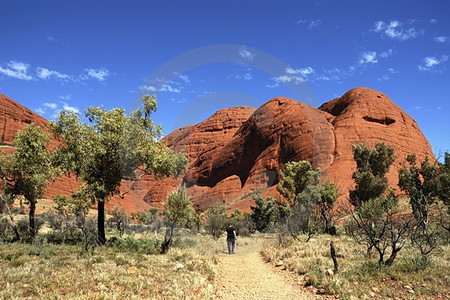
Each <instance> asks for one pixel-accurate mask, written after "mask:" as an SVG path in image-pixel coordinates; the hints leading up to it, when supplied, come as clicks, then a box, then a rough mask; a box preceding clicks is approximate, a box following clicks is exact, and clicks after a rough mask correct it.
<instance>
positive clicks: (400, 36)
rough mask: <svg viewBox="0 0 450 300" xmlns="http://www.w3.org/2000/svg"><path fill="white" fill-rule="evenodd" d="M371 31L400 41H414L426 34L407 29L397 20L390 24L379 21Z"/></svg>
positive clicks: (411, 28)
mask: <svg viewBox="0 0 450 300" xmlns="http://www.w3.org/2000/svg"><path fill="white" fill-rule="evenodd" d="M371 31H374V32H377V33H380V34H381V36H386V37H388V38H391V39H394V40H400V41H406V40H409V39H413V38H416V37H417V36H419V35H421V34H423V33H424V31H423V30H418V29H415V28H413V27H410V28H405V27H404V26H403V23H401V22H400V21H397V20H394V21H390V22H389V23H388V22H384V21H377V22H375V24H374V27H373V29H371Z"/></svg>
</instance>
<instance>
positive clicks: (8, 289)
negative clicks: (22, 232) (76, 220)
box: [0, 236, 219, 299]
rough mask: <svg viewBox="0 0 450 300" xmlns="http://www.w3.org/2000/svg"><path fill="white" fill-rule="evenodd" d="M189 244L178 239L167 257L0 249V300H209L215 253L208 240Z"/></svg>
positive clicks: (61, 248)
mask: <svg viewBox="0 0 450 300" xmlns="http://www.w3.org/2000/svg"><path fill="white" fill-rule="evenodd" d="M190 239H191V241H188V242H186V241H185V240H186V239H184V240H183V239H180V240H179V241H178V244H179V247H174V248H172V249H171V250H170V251H169V253H168V254H167V255H148V254H145V253H142V251H130V250H127V249H125V248H122V249H118V248H117V247H106V246H104V247H99V248H97V249H96V250H95V252H94V253H93V254H91V255H87V254H81V252H80V247H79V246H70V245H52V244H46V245H40V246H37V245H26V244H1V245H0V299H20V298H31V299H190V298H195V299H208V298H210V294H211V293H212V289H213V285H212V283H213V280H214V271H213V264H214V263H215V260H214V253H215V252H216V251H219V250H218V249H219V248H218V245H217V242H216V241H214V240H212V239H211V238H209V237H205V236H202V237H196V238H190ZM199 240H201V242H200V241H199ZM193 241H194V242H193Z"/></svg>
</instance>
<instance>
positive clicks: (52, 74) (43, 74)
mask: <svg viewBox="0 0 450 300" xmlns="http://www.w3.org/2000/svg"><path fill="white" fill-rule="evenodd" d="M36 73H37V77H39V78H40V79H49V78H55V79H62V80H73V78H72V76H70V75H67V74H63V73H60V72H58V71H54V70H49V69H47V68H41V67H39V68H37V69H36Z"/></svg>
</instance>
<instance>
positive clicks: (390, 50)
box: [379, 49, 394, 58]
mask: <svg viewBox="0 0 450 300" xmlns="http://www.w3.org/2000/svg"><path fill="white" fill-rule="evenodd" d="M392 55H394V51H393V50H392V49H388V50H386V51H383V52H381V53H380V55H379V56H380V57H382V58H386V57H389V56H392Z"/></svg>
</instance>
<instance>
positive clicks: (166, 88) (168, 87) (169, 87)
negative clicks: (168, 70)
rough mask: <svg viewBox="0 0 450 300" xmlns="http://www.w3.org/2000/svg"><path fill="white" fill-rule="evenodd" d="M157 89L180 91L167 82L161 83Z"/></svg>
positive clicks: (161, 90)
mask: <svg viewBox="0 0 450 300" xmlns="http://www.w3.org/2000/svg"><path fill="white" fill-rule="evenodd" d="M159 91H160V92H171V93H180V92H181V90H180V89H178V88H176V87H173V86H171V85H169V84H167V83H164V84H162V85H161V88H160V89H159Z"/></svg>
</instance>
